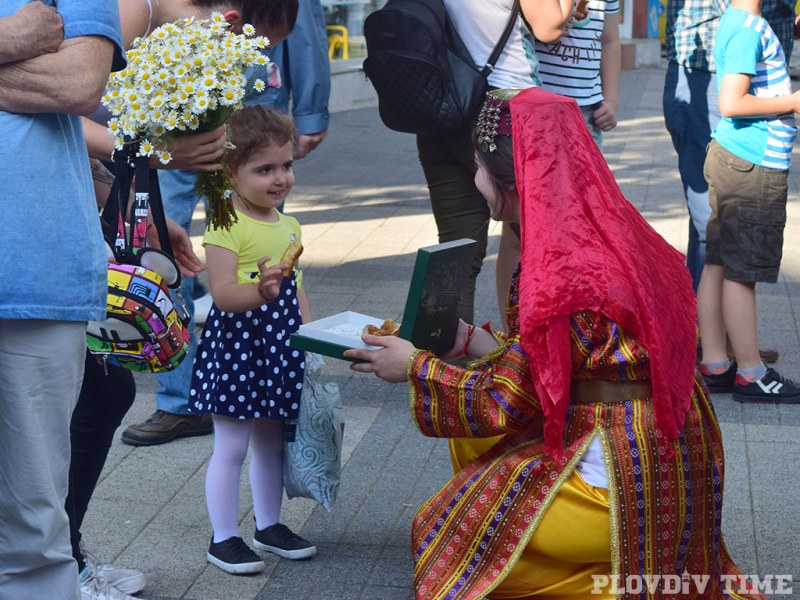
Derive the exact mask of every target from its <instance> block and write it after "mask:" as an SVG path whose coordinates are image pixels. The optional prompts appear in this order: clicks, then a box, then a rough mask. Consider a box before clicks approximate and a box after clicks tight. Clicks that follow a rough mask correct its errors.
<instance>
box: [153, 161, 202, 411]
mask: <svg viewBox="0 0 800 600" xmlns="http://www.w3.org/2000/svg"><path fill="white" fill-rule="evenodd" d="M196 179H197V177H196V175H195V174H194V173H193V172H192V171H168V170H162V171H159V173H158V182H159V187H160V188H161V197H162V200H163V202H164V212H165V213H166V215H167V216H168V217H169V218H170V219H172V220H173V221H175V222H176V223H178V225H180V226H181V227H183V228H184V229H185V230H186V232H187V233H189V229H190V227H191V224H192V214H193V213H194V209H195V207H196V206H197V203H198V202H199V201H200V197H199V196H197V195H196V194H195V193H194V185H195V181H196ZM193 292H194V278H193V277H183V278H181V294H182V295H183V301H184V303H185V304H186V310H187V311H188V313H189V317H190V321H189V331H190V332H191V333H192V340H191V344H190V345H189V352H188V353H187V354H186V358H184V359H183V362H182V363H181V365H180V366H179V367H178V368H177V369H175V370H174V371H168V372H166V373H159V374H157V375H156V378H157V379H158V391H157V392H156V409H157V410H163V411H165V412H168V413H172V414H175V415H187V414H190V412H191V411H190V410H189V387H190V385H191V383H192V364H193V363H194V352H195V349H196V348H197V340H196V339H194V338H195V336H194V331H195V323H194V300H193V297H192V293H193Z"/></svg>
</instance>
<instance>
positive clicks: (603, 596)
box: [450, 437, 614, 600]
mask: <svg viewBox="0 0 800 600" xmlns="http://www.w3.org/2000/svg"><path fill="white" fill-rule="evenodd" d="M499 439H500V438H499V437H494V438H481V439H470V438H459V439H452V440H450V458H451V460H452V461H453V469H454V470H455V471H456V472H458V471H460V470H461V469H462V468H463V467H464V466H466V465H467V464H469V463H470V462H472V460H474V459H475V458H477V457H478V456H480V455H481V454H483V453H484V452H485V451H486V450H488V449H489V448H491V447H492V446H493V445H494V444H495V443H496V442H497V441H498V440H499ZM592 575H596V576H601V575H604V576H606V577H609V576H610V575H611V522H610V518H609V504H608V491H607V490H605V489H603V488H597V487H594V486H592V485H589V484H588V483H586V482H585V481H584V480H583V478H582V477H581V476H580V475H578V473H577V472H574V473H572V475H571V476H570V477H569V478H568V479H567V480H566V481H565V482H564V484H563V485H562V486H561V489H560V490H559V492H558V494H557V495H556V497H555V498H554V500H553V502H552V503H551V504H550V506H549V507H548V508H547V510H546V512H545V514H544V516H543V517H542V520H541V521H540V523H539V526H538V527H537V528H536V531H535V532H534V534H533V537H532V538H531V541H530V542H529V543H528V546H527V548H525V550H524V551H523V552H522V555H521V556H520V558H519V561H518V562H517V564H516V565H514V567H513V568H512V570H511V572H510V573H509V574H508V576H507V577H506V578H505V579H504V580H503V581H502V582H501V583H500V585H498V586H497V587H496V588H495V589H494V590H493V591H492V592H491V593H490V594H489V595H488V596H487V598H491V599H493V600H494V599H503V600H510V599H512V598H535V599H536V600H564V599H565V598H571V599H576V600H579V599H585V600H611V599H613V598H614V595H613V594H608V593H607V592H608V589H609V588H608V587H607V586H603V587H602V588H600V587H599V584H598V588H597V590H598V591H602V592H603V593H594V594H593V593H592V590H593V589H594V588H595V579H594V578H593V577H592ZM605 581H608V580H607V579H606V580H605Z"/></svg>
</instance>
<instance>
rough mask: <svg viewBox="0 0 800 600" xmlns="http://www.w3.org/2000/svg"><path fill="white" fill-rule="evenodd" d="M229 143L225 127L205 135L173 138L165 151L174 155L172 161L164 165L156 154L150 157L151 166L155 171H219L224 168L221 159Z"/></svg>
mask: <svg viewBox="0 0 800 600" xmlns="http://www.w3.org/2000/svg"><path fill="white" fill-rule="evenodd" d="M227 141H228V129H227V127H226V126H225V125H220V126H219V127H217V128H216V129H212V130H211V131H205V132H203V133H195V134H193V135H187V136H182V137H177V138H171V139H169V140H168V141H167V144H166V148H165V149H166V150H167V151H168V152H169V153H170V154H171V155H172V160H171V161H169V163H167V164H166V165H165V164H162V163H161V161H160V160H159V158H158V156H157V155H156V154H155V153H154V154H153V156H151V157H150V166H151V167H152V168H154V169H185V170H190V171H218V170H219V169H221V168H222V164H221V163H220V162H219V158H220V157H221V156H222V155H223V154H224V152H225V144H226V143H227Z"/></svg>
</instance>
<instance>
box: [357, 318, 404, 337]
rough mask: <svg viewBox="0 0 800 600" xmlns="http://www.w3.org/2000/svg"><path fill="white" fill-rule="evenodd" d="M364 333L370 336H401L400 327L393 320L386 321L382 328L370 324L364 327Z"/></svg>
mask: <svg viewBox="0 0 800 600" xmlns="http://www.w3.org/2000/svg"><path fill="white" fill-rule="evenodd" d="M364 333H367V334H369V335H394V336H398V335H400V325H398V324H397V323H395V322H394V321H393V320H392V319H386V320H385V321H384V322H383V323H382V324H381V326H380V327H376V326H375V325H372V324H369V325H367V326H366V327H364Z"/></svg>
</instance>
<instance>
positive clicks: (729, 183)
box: [703, 140, 788, 283]
mask: <svg viewBox="0 0 800 600" xmlns="http://www.w3.org/2000/svg"><path fill="white" fill-rule="evenodd" d="M703 174H704V175H705V178H706V181H708V202H709V204H710V205H711V218H710V219H709V220H708V228H707V229H706V264H710V265H721V266H723V267H724V268H725V274H724V277H725V279H729V280H731V281H744V282H765V283H775V282H776V281H777V280H778V271H779V270H780V266H781V256H782V254H783V229H784V227H785V225H786V198H787V195H788V171H782V170H778V169H767V168H765V167H761V166H758V165H754V164H753V163H751V162H749V161H747V160H744V159H743V158H739V157H738V156H736V155H735V154H732V153H731V152H728V151H727V150H726V149H725V148H723V147H722V146H721V145H720V144H719V143H718V142H717V141H716V140H711V143H710V144H709V145H708V152H707V153H706V162H705V167H704V170H703Z"/></svg>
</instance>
